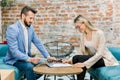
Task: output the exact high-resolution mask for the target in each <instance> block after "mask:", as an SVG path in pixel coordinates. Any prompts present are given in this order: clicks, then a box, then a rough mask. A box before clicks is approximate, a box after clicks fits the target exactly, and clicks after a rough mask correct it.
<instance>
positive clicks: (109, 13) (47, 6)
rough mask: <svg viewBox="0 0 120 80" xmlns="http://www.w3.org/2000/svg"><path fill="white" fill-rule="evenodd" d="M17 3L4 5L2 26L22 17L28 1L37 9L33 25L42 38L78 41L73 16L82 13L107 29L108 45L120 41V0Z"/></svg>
mask: <svg viewBox="0 0 120 80" xmlns="http://www.w3.org/2000/svg"><path fill="white" fill-rule="evenodd" d="M15 1H16V2H15V5H13V6H11V7H2V27H4V26H5V25H9V24H12V23H13V22H15V21H16V20H18V19H19V14H20V10H21V8H22V7H23V6H25V5H29V6H32V7H34V8H35V9H37V10H38V13H37V14H36V18H35V22H34V29H35V31H36V33H37V34H38V36H39V38H40V39H41V40H42V41H43V42H50V41H56V40H62V41H70V42H73V41H75V39H76V37H77V36H78V35H77V34H76V31H75V29H74V25H73V19H74V18H75V17H76V16H77V15H79V14H82V15H84V16H86V17H88V18H89V20H90V21H91V22H92V23H93V24H94V25H95V26H96V27H98V28H100V29H102V30H104V31H105V36H106V40H107V44H108V45H111V46H113V45H115V46H117V45H120V34H119V33H120V27H119V26H120V1H119V0H15Z"/></svg>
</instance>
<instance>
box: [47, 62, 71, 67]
mask: <svg viewBox="0 0 120 80" xmlns="http://www.w3.org/2000/svg"><path fill="white" fill-rule="evenodd" d="M47 65H48V66H49V67H68V66H72V65H71V64H68V63H49V64H47Z"/></svg>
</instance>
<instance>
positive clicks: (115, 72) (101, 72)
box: [89, 62, 120, 80]
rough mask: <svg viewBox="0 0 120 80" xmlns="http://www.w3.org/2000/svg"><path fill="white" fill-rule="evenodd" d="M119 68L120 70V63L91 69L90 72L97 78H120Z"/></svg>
mask: <svg viewBox="0 0 120 80" xmlns="http://www.w3.org/2000/svg"><path fill="white" fill-rule="evenodd" d="M119 63H120V62H119ZM119 70H120V65H119V66H107V67H101V68H98V69H91V70H90V71H89V73H90V74H91V76H92V77H93V78H94V79H95V80H119V79H120V71H119ZM118 78H119V79H118Z"/></svg>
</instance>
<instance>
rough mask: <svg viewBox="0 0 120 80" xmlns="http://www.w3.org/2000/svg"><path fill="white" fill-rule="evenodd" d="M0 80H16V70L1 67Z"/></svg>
mask: <svg viewBox="0 0 120 80" xmlns="http://www.w3.org/2000/svg"><path fill="white" fill-rule="evenodd" d="M0 76H1V79H0V80H14V70H8V69H7V70H1V69H0Z"/></svg>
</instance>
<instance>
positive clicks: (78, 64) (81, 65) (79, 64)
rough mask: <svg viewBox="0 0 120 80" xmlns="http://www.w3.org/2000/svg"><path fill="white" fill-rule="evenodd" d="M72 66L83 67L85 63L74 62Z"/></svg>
mask: <svg viewBox="0 0 120 80" xmlns="http://www.w3.org/2000/svg"><path fill="white" fill-rule="evenodd" d="M72 67H77V68H79V67H85V64H84V63H76V64H74V65H73V66H72Z"/></svg>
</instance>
